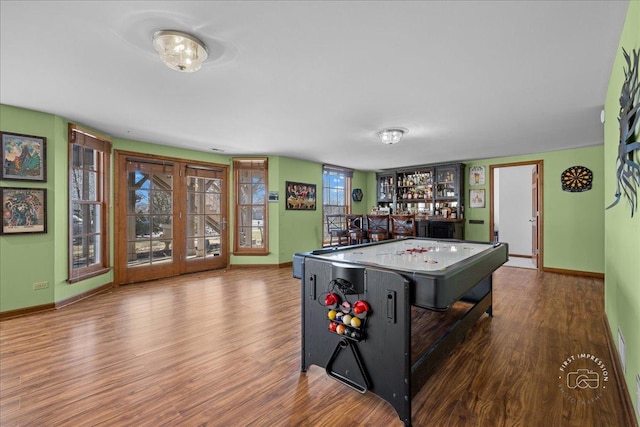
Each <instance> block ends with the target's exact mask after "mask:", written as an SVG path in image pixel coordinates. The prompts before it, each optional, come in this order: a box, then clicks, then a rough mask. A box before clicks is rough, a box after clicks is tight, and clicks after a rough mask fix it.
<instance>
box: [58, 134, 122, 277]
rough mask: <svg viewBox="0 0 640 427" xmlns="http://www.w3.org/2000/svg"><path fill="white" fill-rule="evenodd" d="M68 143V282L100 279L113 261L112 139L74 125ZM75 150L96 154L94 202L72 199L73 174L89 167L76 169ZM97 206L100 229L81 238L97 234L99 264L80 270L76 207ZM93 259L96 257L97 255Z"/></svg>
mask: <svg viewBox="0 0 640 427" xmlns="http://www.w3.org/2000/svg"><path fill="white" fill-rule="evenodd" d="M68 138H69V139H68V141H69V144H68V145H69V161H68V166H67V172H68V183H67V184H68V185H67V190H68V193H67V199H68V212H67V213H68V215H67V220H68V258H69V260H68V266H67V282H68V283H75V282H79V281H81V280H85V279H88V278H90V277H94V276H99V275H101V274H104V273H107V272H108V271H110V270H111V260H110V250H109V248H110V238H109V206H110V188H109V171H110V166H109V165H110V157H111V139H110V138H109V137H107V136H104V135H100V134H98V133H97V132H94V131H91V130H89V129H86V128H83V127H81V126H78V125H76V124H73V123H69V125H68ZM74 147H81V148H82V149H85V148H89V149H92V150H94V151H95V152H96V154H97V156H96V157H97V159H96V166H95V173H96V182H95V185H96V189H95V194H96V196H95V200H82V199H81V200H78V199H75V200H74V198H73V196H72V194H73V185H74V184H73V182H74V171H77V170H81V171H83V182H84V179H85V178H84V173H86V172H87V169H86V168H76V167H75V166H74V161H73V155H74ZM78 204H80V205H94V206H98V207H99V209H100V218H101V223H100V225H99V229H98V230H96V231H95V232H93V233H85V232H84V231H85V230H83V233H81V235H85V236H87V235H89V234H91V235H94V236H99V238H100V242H99V244H98V245H96V246H95V248H96V249H99V250H100V253H99V254H98V257H97V259H98V262H94V263H92V264H90V265H87V266H83V267H78V268H76V267H75V266H74V258H73V253H74V205H78ZM94 258H96V256H95V254H94Z"/></svg>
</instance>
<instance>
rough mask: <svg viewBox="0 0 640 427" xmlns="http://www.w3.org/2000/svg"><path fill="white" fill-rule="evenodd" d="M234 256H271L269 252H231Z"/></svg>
mask: <svg viewBox="0 0 640 427" xmlns="http://www.w3.org/2000/svg"><path fill="white" fill-rule="evenodd" d="M232 255H235V256H267V255H271V252H232Z"/></svg>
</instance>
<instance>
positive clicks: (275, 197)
mask: <svg viewBox="0 0 640 427" xmlns="http://www.w3.org/2000/svg"><path fill="white" fill-rule="evenodd" d="M278 200H280V193H278V192H277V191H269V201H270V202H277V201H278Z"/></svg>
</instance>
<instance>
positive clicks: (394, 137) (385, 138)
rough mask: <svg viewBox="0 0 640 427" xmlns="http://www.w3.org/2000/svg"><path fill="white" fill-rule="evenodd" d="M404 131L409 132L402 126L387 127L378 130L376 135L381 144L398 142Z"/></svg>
mask: <svg viewBox="0 0 640 427" xmlns="http://www.w3.org/2000/svg"><path fill="white" fill-rule="evenodd" d="M405 133H409V131H408V130H407V129H404V128H387V129H382V130H381V131H380V132H378V136H379V137H380V141H381V142H382V143H383V144H387V145H390V144H397V143H398V142H400V139H402V136H403V135H404V134H405Z"/></svg>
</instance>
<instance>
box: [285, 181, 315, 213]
mask: <svg viewBox="0 0 640 427" xmlns="http://www.w3.org/2000/svg"><path fill="white" fill-rule="evenodd" d="M286 184H287V210H295V211H315V210H316V185H315V184H304V183H302V182H291V181H287V182H286Z"/></svg>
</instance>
